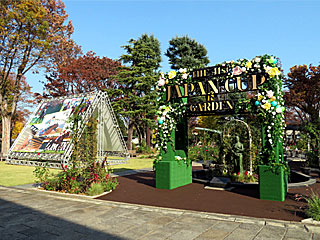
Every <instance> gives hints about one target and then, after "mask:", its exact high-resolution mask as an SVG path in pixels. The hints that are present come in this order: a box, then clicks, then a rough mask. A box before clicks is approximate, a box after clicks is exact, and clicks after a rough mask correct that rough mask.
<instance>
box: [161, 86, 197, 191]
mask: <svg viewBox="0 0 320 240" xmlns="http://www.w3.org/2000/svg"><path fill="white" fill-rule="evenodd" d="M182 90H183V89H182ZM180 101H181V100H180ZM182 101H184V102H186V101H187V99H182ZM171 137H172V140H173V143H167V150H166V151H164V150H163V149H161V151H160V154H161V157H162V159H161V161H159V162H157V163H156V165H155V170H156V188H161V189H174V188H178V187H181V186H184V185H187V184H190V183H192V166H191V162H189V161H188V160H187V163H185V162H184V161H177V160H176V159H175V157H176V156H179V157H181V158H187V159H188V122H187V118H186V117H184V118H182V119H180V121H179V122H178V123H177V125H176V128H175V130H173V131H172V133H171Z"/></svg>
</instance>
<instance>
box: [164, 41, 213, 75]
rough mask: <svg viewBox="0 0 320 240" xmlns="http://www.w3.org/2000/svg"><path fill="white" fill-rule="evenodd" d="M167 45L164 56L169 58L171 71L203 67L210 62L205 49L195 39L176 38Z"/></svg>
mask: <svg viewBox="0 0 320 240" xmlns="http://www.w3.org/2000/svg"><path fill="white" fill-rule="evenodd" d="M169 44H170V46H169V48H168V49H167V52H166V53H165V55H166V56H167V57H168V58H169V63H170V64H171V68H172V69H180V68H198V67H204V66H206V65H207V64H208V63H209V62H210V61H209V58H208V57H207V53H208V52H207V49H206V48H205V47H204V46H203V45H202V44H200V43H198V42H197V41H196V40H195V39H191V38H189V37H188V36H182V37H178V36H177V37H175V38H172V39H171V40H170V41H169Z"/></svg>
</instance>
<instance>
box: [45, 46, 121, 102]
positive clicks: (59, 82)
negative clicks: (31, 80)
mask: <svg viewBox="0 0 320 240" xmlns="http://www.w3.org/2000/svg"><path fill="white" fill-rule="evenodd" d="M120 67H121V64H120V62H119V61H115V60H112V59H110V58H107V57H99V56H96V55H95V53H93V52H88V53H87V54H85V55H83V56H79V57H76V58H74V57H71V58H70V59H69V60H68V61H67V62H66V63H65V64H63V65H61V66H58V67H57V71H55V72H53V73H50V74H48V75H47V76H46V79H47V83H46V84H45V88H46V91H47V94H48V95H50V96H53V97H56V96H65V95H69V94H76V93H84V92H92V91H96V90H105V89H110V88H116V87H117V82H116V80H115V77H114V76H115V75H116V74H117V73H118V71H119V68H120Z"/></svg>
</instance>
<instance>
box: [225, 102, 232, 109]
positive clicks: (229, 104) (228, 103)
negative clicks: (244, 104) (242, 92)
mask: <svg viewBox="0 0 320 240" xmlns="http://www.w3.org/2000/svg"><path fill="white" fill-rule="evenodd" d="M226 102H227V105H228V106H229V108H230V109H233V106H232V105H231V103H230V102H229V101H226Z"/></svg>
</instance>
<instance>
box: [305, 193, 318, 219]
mask: <svg viewBox="0 0 320 240" xmlns="http://www.w3.org/2000/svg"><path fill="white" fill-rule="evenodd" d="M307 202H308V209H307V211H306V213H307V215H308V216H309V217H311V218H312V219H314V220H316V221H320V197H319V196H318V195H317V194H315V193H312V195H311V198H308V199H307Z"/></svg>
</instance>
